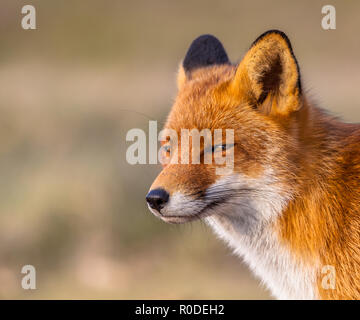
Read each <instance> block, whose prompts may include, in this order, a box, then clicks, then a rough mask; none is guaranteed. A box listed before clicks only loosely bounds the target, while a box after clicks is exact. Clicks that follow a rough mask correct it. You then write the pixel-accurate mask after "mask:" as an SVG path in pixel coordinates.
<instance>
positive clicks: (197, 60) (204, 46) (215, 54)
mask: <svg viewBox="0 0 360 320" xmlns="http://www.w3.org/2000/svg"><path fill="white" fill-rule="evenodd" d="M225 63H229V58H228V56H227V54H226V51H225V49H224V47H223V45H222V44H221V42H220V41H219V40H218V39H217V38H216V37H214V36H212V35H210V34H204V35H202V36H200V37H198V38H196V39H195V40H194V41H193V42H192V43H191V45H190V48H189V49H188V51H187V53H186V56H185V59H184V61H183V68H184V70H185V72H186V73H188V72H191V71H192V70H194V69H196V68H201V67H206V66H210V65H214V64H225Z"/></svg>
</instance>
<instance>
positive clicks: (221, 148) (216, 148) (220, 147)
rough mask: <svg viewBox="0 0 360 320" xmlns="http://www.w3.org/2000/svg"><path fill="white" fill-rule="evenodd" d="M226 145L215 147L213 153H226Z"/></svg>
mask: <svg viewBox="0 0 360 320" xmlns="http://www.w3.org/2000/svg"><path fill="white" fill-rule="evenodd" d="M226 148H227V146H226V144H218V145H216V146H213V148H212V152H216V151H226Z"/></svg>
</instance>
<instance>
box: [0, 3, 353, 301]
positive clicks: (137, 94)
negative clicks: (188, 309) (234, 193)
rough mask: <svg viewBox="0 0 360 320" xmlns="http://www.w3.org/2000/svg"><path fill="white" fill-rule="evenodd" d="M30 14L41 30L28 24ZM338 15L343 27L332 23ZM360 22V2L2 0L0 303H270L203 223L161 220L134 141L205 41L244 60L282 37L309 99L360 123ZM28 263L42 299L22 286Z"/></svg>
mask: <svg viewBox="0 0 360 320" xmlns="http://www.w3.org/2000/svg"><path fill="white" fill-rule="evenodd" d="M25 4H32V5H34V6H35V8H36V13H37V15H36V18H37V29H36V30H23V29H22V28H21V18H22V17H23V15H22V14H21V8H22V6H23V5H25ZM326 4H332V5H334V6H335V8H336V14H337V16H336V18H337V20H336V27H337V29H336V30H328V31H325V30H323V29H322V28H321V19H322V17H323V15H322V14H321V8H322V6H323V5H326ZM359 18H360V2H359V1H333V0H332V1H296V2H295V1H291V2H290V1H279V0H273V1H265V0H264V1H258V0H251V1H239V0H234V1H215V0H206V1H205V0H204V1H189V0H186V1H185V0H183V1H165V0H164V1H156V0H154V1H145V0H144V1H116V0H96V1H95V0H88V1H80V0H73V1H65V0H57V1H46V0H29V1H26V2H25V1H18V0H2V1H1V4H0V44H1V50H0V298H2V299H9V298H19V299H28V298H33V299H37V298H45V299H46V298H49V299H51V298H59V299H62V298H97V299H103V298H110V299H113V298H116V299H125V298H126V299H165V298H167V299H175V298H184V299H193V298H194V299H195V298H199V299H201V298H204V299H215V298H219V299H267V298H270V295H269V294H268V292H267V291H266V289H265V288H263V287H262V286H261V285H260V282H259V281H258V280H257V279H255V278H254V277H253V275H252V274H251V273H250V272H249V270H248V269H247V267H246V266H245V265H244V264H243V262H242V261H241V259H238V258H236V257H234V256H233V255H232V253H231V252H230V250H229V249H228V248H226V246H225V245H224V244H223V243H222V242H221V241H220V240H217V239H216V238H215V236H214V235H213V234H212V232H211V230H210V229H208V228H207V227H206V226H205V225H204V224H203V223H201V222H194V223H192V224H189V225H180V226H172V225H166V224H165V223H163V222H161V221H159V220H158V219H156V218H155V217H154V216H152V214H150V212H149V211H148V209H147V207H146V204H145V201H144V197H145V194H146V193H147V190H148V188H149V186H150V184H151V183H152V181H153V179H154V178H155V177H156V175H157V174H158V172H159V171H160V167H159V166H157V165H135V166H131V165H129V164H127V162H126V159H125V152H126V148H127V146H128V145H129V143H126V141H125V135H126V132H127V131H128V130H129V129H131V128H142V129H143V130H145V131H147V128H148V121H149V120H150V119H153V120H158V121H159V124H162V123H163V122H164V120H165V118H166V115H167V113H168V111H169V109H170V107H171V104H172V101H173V98H174V96H175V95H176V85H175V74H176V71H177V68H178V64H179V62H180V61H181V59H182V58H183V57H184V55H185V53H186V50H187V48H188V46H189V45H190V43H191V41H192V40H193V39H194V38H195V37H197V36H198V35H200V34H203V33H212V34H214V35H216V36H217V37H218V38H219V39H220V40H221V41H222V42H223V44H224V46H225V48H226V49H227V51H228V54H229V57H230V58H231V59H232V61H234V62H236V61H239V60H240V59H241V57H242V56H243V55H244V53H245V52H246V50H247V49H248V47H249V46H250V44H251V43H252V41H253V40H255V38H256V37H257V36H258V35H260V34H261V33H262V32H264V31H266V30H268V29H273V28H277V29H280V30H283V31H285V32H286V33H287V34H288V36H289V37H290V40H291V41H292V44H293V47H294V51H295V54H296V56H297V58H298V61H299V63H300V68H301V71H302V79H303V84H304V87H305V88H306V89H307V91H308V95H309V96H310V97H312V99H313V100H314V101H316V102H317V103H318V104H319V105H321V106H322V107H324V108H327V109H328V110H330V111H331V112H333V113H334V114H336V115H339V116H341V117H342V118H343V119H345V120H346V121H353V122H356V121H360V96H359V84H360V75H359V71H360V57H359V52H360V41H359V31H360V19H359ZM159 129H160V128H159ZM27 264H31V265H33V266H35V268H36V271H37V279H36V280H37V281H36V285H37V289H36V290H23V289H22V288H21V279H22V277H23V276H24V275H22V274H21V268H22V266H24V265H27Z"/></svg>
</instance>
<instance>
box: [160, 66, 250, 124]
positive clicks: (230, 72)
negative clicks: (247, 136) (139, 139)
mask: <svg viewBox="0 0 360 320" xmlns="http://www.w3.org/2000/svg"><path fill="white" fill-rule="evenodd" d="M235 71H236V66H233V65H230V64H225V65H216V66H211V67H207V68H199V69H197V70H194V71H193V72H192V74H191V77H190V78H189V79H187V80H186V82H185V83H184V84H183V85H182V86H181V87H180V88H179V91H178V94H177V97H176V99H175V102H174V105H173V107H172V110H171V111H170V114H169V116H168V120H167V122H166V125H165V127H166V128H171V129H175V130H177V131H180V130H181V129H193V128H197V129H199V130H201V129H210V130H212V129H221V128H223V129H230V128H234V127H235V124H236V122H235V121H232V119H233V118H234V115H235V114H234V110H235V108H238V107H239V105H240V104H241V103H243V101H241V99H239V98H238V97H235V96H232V95H229V92H228V84H229V83H230V81H231V79H232V78H233V77H234V74H235ZM237 111H239V112H240V110H237Z"/></svg>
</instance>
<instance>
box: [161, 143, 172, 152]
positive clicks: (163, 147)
mask: <svg viewBox="0 0 360 320" xmlns="http://www.w3.org/2000/svg"><path fill="white" fill-rule="evenodd" d="M162 149H163V151H164V152H165V153H166V154H170V151H171V147H170V145H168V144H167V145H164V146H162Z"/></svg>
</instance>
